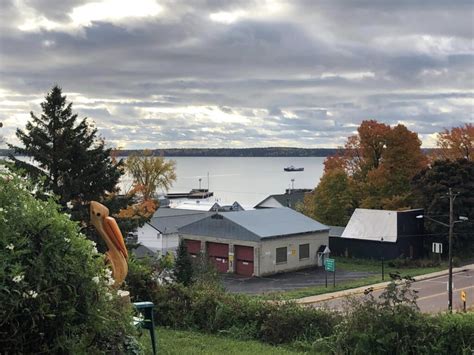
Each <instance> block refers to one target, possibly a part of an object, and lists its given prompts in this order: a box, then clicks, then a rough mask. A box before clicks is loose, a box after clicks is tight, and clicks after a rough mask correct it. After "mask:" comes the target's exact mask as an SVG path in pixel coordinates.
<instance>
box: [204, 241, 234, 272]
mask: <svg viewBox="0 0 474 355" xmlns="http://www.w3.org/2000/svg"><path fill="white" fill-rule="evenodd" d="M207 255H208V256H209V260H211V261H212V262H213V263H214V265H216V268H217V270H218V271H219V272H227V271H228V270H229V245H228V244H223V243H211V242H208V243H207Z"/></svg>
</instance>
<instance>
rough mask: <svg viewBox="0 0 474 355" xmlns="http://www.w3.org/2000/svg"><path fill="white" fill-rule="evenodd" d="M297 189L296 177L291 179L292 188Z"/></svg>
mask: <svg viewBox="0 0 474 355" xmlns="http://www.w3.org/2000/svg"><path fill="white" fill-rule="evenodd" d="M294 189H295V179H291V190H294Z"/></svg>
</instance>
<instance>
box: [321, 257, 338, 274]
mask: <svg viewBox="0 0 474 355" xmlns="http://www.w3.org/2000/svg"><path fill="white" fill-rule="evenodd" d="M324 266H325V268H326V271H332V272H335V271H336V260H334V259H326V262H325V263H324Z"/></svg>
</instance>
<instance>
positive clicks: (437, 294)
mask: <svg viewBox="0 0 474 355" xmlns="http://www.w3.org/2000/svg"><path fill="white" fill-rule="evenodd" d="M470 288H474V286H467V287H463V288H458V289H454V290H453V293H454V292H459V291H462V290H467V289H470ZM446 293H447V292H441V293H436V294H434V295H429V296H425V297H419V298H417V301H421V300H427V299H429V298H433V297H438V296H442V295H446Z"/></svg>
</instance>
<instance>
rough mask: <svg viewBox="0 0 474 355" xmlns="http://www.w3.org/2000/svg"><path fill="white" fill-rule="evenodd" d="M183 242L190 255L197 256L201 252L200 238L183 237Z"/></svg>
mask: <svg viewBox="0 0 474 355" xmlns="http://www.w3.org/2000/svg"><path fill="white" fill-rule="evenodd" d="M184 244H185V245H186V250H187V251H188V254H189V255H191V256H192V257H193V258H195V257H197V256H198V255H199V253H200V252H201V241H200V240H192V239H185V240H184Z"/></svg>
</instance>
